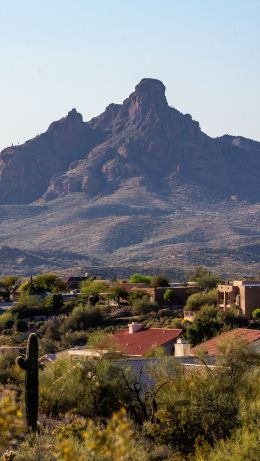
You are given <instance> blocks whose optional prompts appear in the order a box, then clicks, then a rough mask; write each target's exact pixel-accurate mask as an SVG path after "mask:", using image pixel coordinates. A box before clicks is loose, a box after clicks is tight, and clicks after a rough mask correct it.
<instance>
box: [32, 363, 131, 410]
mask: <svg viewBox="0 0 260 461" xmlns="http://www.w3.org/2000/svg"><path fill="white" fill-rule="evenodd" d="M40 382H41V385H40V408H41V411H43V412H45V413H46V414H47V415H52V416H58V415H60V414H65V413H66V412H70V413H74V414H78V415H82V416H86V417H94V416H95V417H108V416H109V415H110V414H111V413H112V412H113V411H116V410H118V409H119V408H120V406H121V405H122V402H124V401H126V400H127V396H128V391H126V389H125V386H124V383H123V381H122V377H121V374H120V373H119V372H118V370H117V369H116V368H115V366H114V365H112V364H111V363H110V362H108V361H106V360H103V361H99V362H96V361H92V360H87V361H79V360H68V359H58V360H56V361H55V362H53V363H50V364H48V366H47V367H46V369H45V370H44V371H43V372H42V373H41V375H40ZM129 402H130V399H129Z"/></svg>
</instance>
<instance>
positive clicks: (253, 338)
mask: <svg viewBox="0 0 260 461" xmlns="http://www.w3.org/2000/svg"><path fill="white" fill-rule="evenodd" d="M229 341H230V342H237V344H240V343H241V342H244V343H245V344H247V345H250V346H251V347H252V348H253V350H254V351H256V352H259V353H260V330H250V329H248V328H235V329H234V330H230V331H226V332H225V333H222V334H221V335H219V336H215V337H214V338H212V339H209V340H208V341H205V342H204V343H201V344H199V345H198V346H195V347H193V348H192V349H191V351H190V353H191V355H193V356H196V355H197V354H199V353H201V352H203V353H206V354H207V355H208V356H216V355H219V353H220V351H219V346H221V345H222V344H226V343H227V342H229Z"/></svg>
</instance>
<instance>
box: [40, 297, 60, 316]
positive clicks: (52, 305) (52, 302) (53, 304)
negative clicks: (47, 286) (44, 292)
mask: <svg viewBox="0 0 260 461" xmlns="http://www.w3.org/2000/svg"><path fill="white" fill-rule="evenodd" d="M44 304H45V305H44V307H45V309H46V310H47V312H48V313H50V314H57V313H58V312H59V311H60V310H61V309H62V307H63V299H62V295H61V294H60V293H54V294H52V295H50V296H48V298H47V299H46V301H45V303H44Z"/></svg>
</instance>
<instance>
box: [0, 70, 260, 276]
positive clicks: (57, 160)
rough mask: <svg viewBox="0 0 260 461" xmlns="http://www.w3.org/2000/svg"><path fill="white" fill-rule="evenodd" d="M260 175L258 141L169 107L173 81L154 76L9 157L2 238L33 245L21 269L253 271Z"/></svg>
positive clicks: (0, 211) (0, 192)
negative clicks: (208, 126)
mask: <svg viewBox="0 0 260 461" xmlns="http://www.w3.org/2000/svg"><path fill="white" fill-rule="evenodd" d="M259 172H260V143H259V142H257V141H253V140H250V139H247V138H244V137H242V136H231V135H224V136H221V137H218V138H211V137H209V136H208V135H207V134H205V133H203V132H202V131H201V129H200V126H199V123H198V122H197V121H194V120H193V119H192V117H191V116H190V115H189V114H182V113H181V112H179V111H178V110H177V109H175V108H173V107H171V106H169V105H168V103H167V100H166V97H165V86H164V85H163V83H162V82H160V81H158V80H155V79H143V80H141V82H140V83H139V84H138V85H137V86H136V88H135V91H134V92H133V93H131V94H130V96H129V97H128V98H126V99H125V100H124V101H123V103H122V104H110V105H109V106H108V107H107V108H106V109H105V111H104V112H103V113H102V114H100V115H99V116H97V117H94V118H92V119H91V120H89V121H87V122H84V121H83V118H82V115H81V114H79V113H78V112H77V111H76V109H72V110H71V111H70V112H69V113H68V115H67V116H66V117H63V118H62V119H61V120H59V121H56V122H53V123H51V124H50V126H49V128H48V130H47V131H46V132H45V133H43V134H41V135H39V136H37V137H35V138H33V139H32V140H30V141H27V142H26V143H24V144H23V145H20V146H12V147H11V148H7V149H4V150H3V151H2V152H1V153H0V217H1V220H0V246H4V245H6V246H8V247H10V248H11V249H12V248H14V249H16V251H22V252H27V253H26V254H25V255H24V256H23V255H22V256H21V257H20V260H19V261H20V262H19V271H21V270H22V267H23V266H22V264H23V258H25V259H26V258H27V259H28V258H29V259H28V260H29V262H30V261H32V263H30V264H31V265H30V264H29V263H28V264H29V265H28V264H27V265H26V266H24V267H25V269H26V267H30V270H32V267H35V270H36V268H41V267H44V270H45V269H46V268H48V267H49V268H50V269H52V268H53V267H56V268H57V269H58V270H60V268H61V267H62V264H64V268H71V267H74V268H75V267H81V268H83V270H85V269H86V270H87V266H88V265H89V264H91V265H92V266H93V265H96V264H97V265H98V266H103V267H107V266H110V267H111V268H112V267H118V268H119V267H123V268H124V270H125V269H126V267H127V266H131V267H134V266H135V265H137V266H138V265H139V266H143V264H145V266H146V267H147V269H149V268H150V270H152V269H153V267H156V268H158V267H161V268H162V269H165V268H167V267H168V266H169V267H170V266H171V267H173V266H174V267H175V270H176V271H179V273H183V271H186V270H187V269H188V268H190V267H192V266H195V265H199V264H204V265H205V266H207V267H209V269H212V268H214V267H216V266H217V267H218V268H219V271H220V272H221V273H222V274H227V273H229V274H231V273H237V272H239V274H240V275H245V272H246V273H248V274H249V273H253V272H254V271H257V267H259V248H260V236H259V231H258V228H259V214H260V207H259V202H260V200H259V198H260V177H259ZM42 251H44V257H43V259H41V260H37V258H36V259H35V258H30V255H29V256H28V252H31V253H30V254H33V256H35V255H37V253H39V254H40V253H41V252H42ZM55 252H56V253H55ZM57 252H58V253H57ZM54 253H55V254H56V255H57V257H56V258H53V257H52V255H53V254H54ZM5 255H6V256H5V261H6V262H5V265H6V266H5V267H8V264H7V261H8V257H9V260H10V264H9V267H10V268H13V267H14V266H13V261H12V258H13V256H12V253H11V251H9V252H7V253H6V252H5ZM8 255H10V256H8ZM66 255H67V256H66ZM68 255H70V256H68ZM18 257H19V256H18ZM41 258H42V256H41ZM16 259H17V258H16ZM41 261H43V263H42V264H43V266H41V265H40V264H41ZM12 270H13V269H12ZM26 270H27V269H26ZM124 273H125V272H124Z"/></svg>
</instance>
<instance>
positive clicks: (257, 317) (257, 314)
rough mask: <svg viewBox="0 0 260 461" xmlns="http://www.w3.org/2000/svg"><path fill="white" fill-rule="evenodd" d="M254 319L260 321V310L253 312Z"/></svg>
mask: <svg viewBox="0 0 260 461" xmlns="http://www.w3.org/2000/svg"><path fill="white" fill-rule="evenodd" d="M252 317H253V319H260V308H258V309H255V310H254V311H253V312H252Z"/></svg>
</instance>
